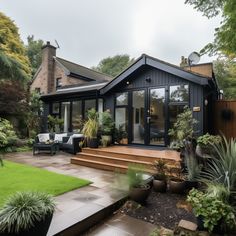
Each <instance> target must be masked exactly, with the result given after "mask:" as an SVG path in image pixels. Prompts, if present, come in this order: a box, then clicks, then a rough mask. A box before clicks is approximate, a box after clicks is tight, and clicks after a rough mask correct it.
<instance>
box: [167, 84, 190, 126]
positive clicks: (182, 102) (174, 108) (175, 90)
mask: <svg viewBox="0 0 236 236" xmlns="http://www.w3.org/2000/svg"><path fill="white" fill-rule="evenodd" d="M169 97H170V101H169V123H170V127H173V124H174V123H175V122H176V118H177V116H178V114H180V113H182V112H183V110H184V106H189V86H188V85H186V84H185V85H174V86H170V94H169Z"/></svg>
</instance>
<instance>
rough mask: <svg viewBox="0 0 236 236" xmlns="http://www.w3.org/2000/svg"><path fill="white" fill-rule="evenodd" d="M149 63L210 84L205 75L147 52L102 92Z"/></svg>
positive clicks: (188, 78) (194, 80)
mask: <svg viewBox="0 0 236 236" xmlns="http://www.w3.org/2000/svg"><path fill="white" fill-rule="evenodd" d="M144 65H148V66H151V67H154V68H156V69H159V70H162V71H165V72H167V73H170V74H173V75H175V76H178V77H180V78H183V79H185V80H188V81H191V82H193V83H196V84H199V85H208V84H209V81H208V79H209V78H206V77H204V76H201V75H199V74H196V73H193V72H190V71H186V70H184V69H182V68H180V67H178V66H175V65H172V64H170V63H167V62H164V61H161V60H159V59H157V58H154V57H150V56H148V55H146V54H143V55H142V56H141V57H139V58H138V59H137V60H136V61H135V62H134V63H133V64H132V65H130V66H129V67H128V68H127V69H125V70H124V71H123V72H121V74H119V75H118V76H117V77H115V78H114V79H113V80H112V81H110V82H109V83H108V84H107V85H105V86H104V87H103V88H102V89H101V90H100V93H101V94H105V93H107V92H108V91H109V90H110V89H112V88H113V87H115V86H116V85H117V84H119V83H120V82H121V81H123V80H124V79H125V78H127V77H128V76H129V75H131V74H132V73H134V72H135V71H136V70H137V69H139V68H140V67H141V66H144Z"/></svg>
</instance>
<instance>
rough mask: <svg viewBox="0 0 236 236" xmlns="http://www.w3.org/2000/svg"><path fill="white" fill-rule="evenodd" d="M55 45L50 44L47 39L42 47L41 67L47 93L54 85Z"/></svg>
mask: <svg viewBox="0 0 236 236" xmlns="http://www.w3.org/2000/svg"><path fill="white" fill-rule="evenodd" d="M56 49H57V48H56V47H54V46H52V45H51V44H50V42H49V41H47V43H46V45H44V46H43V47H42V67H43V69H44V76H45V77H46V81H47V93H51V92H52V91H53V89H54V87H55V85H54V58H53V57H55V56H56Z"/></svg>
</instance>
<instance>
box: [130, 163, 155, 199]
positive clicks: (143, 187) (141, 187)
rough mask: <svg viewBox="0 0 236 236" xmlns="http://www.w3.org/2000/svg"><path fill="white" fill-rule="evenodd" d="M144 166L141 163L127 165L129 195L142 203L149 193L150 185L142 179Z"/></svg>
mask: <svg viewBox="0 0 236 236" xmlns="http://www.w3.org/2000/svg"><path fill="white" fill-rule="evenodd" d="M144 176H145V172H144V167H143V166H141V165H134V164H132V165H129V167H128V171H127V177H128V182H129V196H130V198H131V199H132V200H133V201H136V202H138V203H144V202H145V201H146V199H147V197H148V196H149V194H150V191H151V188H150V185H149V184H147V183H146V181H145V180H144Z"/></svg>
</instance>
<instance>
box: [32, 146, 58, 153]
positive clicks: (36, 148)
mask: <svg viewBox="0 0 236 236" xmlns="http://www.w3.org/2000/svg"><path fill="white" fill-rule="evenodd" d="M36 151H37V152H38V153H40V151H50V154H51V156H52V155H54V154H56V153H57V152H58V151H59V143H35V144H34V145H33V155H35V154H36V153H35V152H36Z"/></svg>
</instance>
